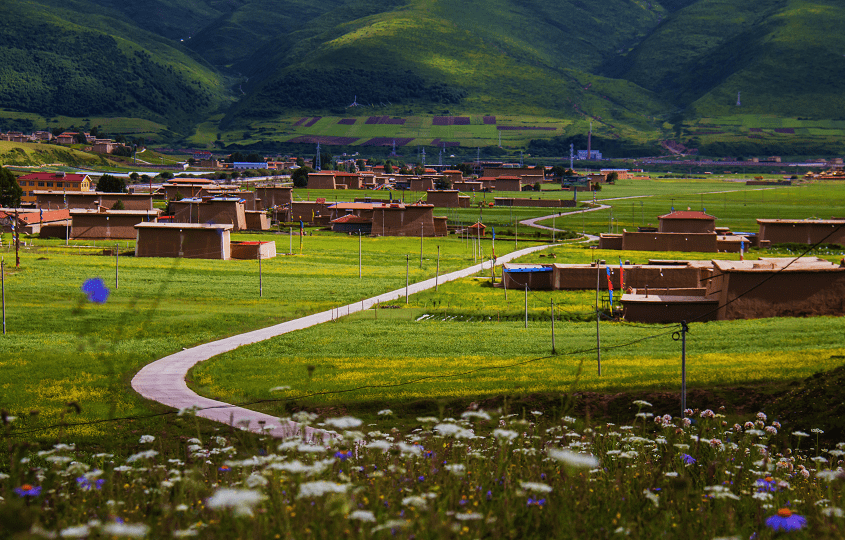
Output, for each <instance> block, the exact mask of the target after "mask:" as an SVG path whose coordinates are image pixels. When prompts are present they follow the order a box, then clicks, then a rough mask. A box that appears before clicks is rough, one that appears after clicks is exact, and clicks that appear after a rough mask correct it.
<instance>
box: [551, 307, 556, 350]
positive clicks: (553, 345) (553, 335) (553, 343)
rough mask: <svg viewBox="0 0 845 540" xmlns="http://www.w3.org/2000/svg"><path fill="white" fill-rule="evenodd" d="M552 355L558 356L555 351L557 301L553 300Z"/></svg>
mask: <svg viewBox="0 0 845 540" xmlns="http://www.w3.org/2000/svg"><path fill="white" fill-rule="evenodd" d="M552 354H557V353H556V351H555V301H554V299H552Z"/></svg>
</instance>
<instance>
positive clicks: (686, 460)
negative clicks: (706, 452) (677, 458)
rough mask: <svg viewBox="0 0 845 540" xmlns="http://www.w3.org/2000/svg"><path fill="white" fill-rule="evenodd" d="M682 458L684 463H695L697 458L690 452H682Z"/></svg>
mask: <svg viewBox="0 0 845 540" xmlns="http://www.w3.org/2000/svg"><path fill="white" fill-rule="evenodd" d="M681 459H682V460H684V463H686V464H687V465H692V464H693V463H695V458H694V457H692V456H691V455H689V454H681Z"/></svg>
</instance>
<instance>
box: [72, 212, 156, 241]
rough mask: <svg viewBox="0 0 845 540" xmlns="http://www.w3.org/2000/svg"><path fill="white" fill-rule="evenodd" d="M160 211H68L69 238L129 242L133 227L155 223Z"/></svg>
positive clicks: (132, 236) (132, 234)
mask: <svg viewBox="0 0 845 540" xmlns="http://www.w3.org/2000/svg"><path fill="white" fill-rule="evenodd" d="M159 214H161V210H158V209H155V210H108V209H106V208H99V209H97V210H84V209H74V210H70V217H71V220H72V223H71V231H70V237H71V238H87V239H91V240H131V239H133V238H135V236H136V233H135V225H137V224H138V223H144V222H156V221H157V220H158V216H159Z"/></svg>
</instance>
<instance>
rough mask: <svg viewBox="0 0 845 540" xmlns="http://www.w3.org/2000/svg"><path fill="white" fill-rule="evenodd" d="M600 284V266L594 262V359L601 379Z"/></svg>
mask: <svg viewBox="0 0 845 540" xmlns="http://www.w3.org/2000/svg"><path fill="white" fill-rule="evenodd" d="M600 283H601V265H599V261H598V260H596V358H597V360H598V367H599V377H601V333H600V332H599V319H600V318H601V311H599V284H600Z"/></svg>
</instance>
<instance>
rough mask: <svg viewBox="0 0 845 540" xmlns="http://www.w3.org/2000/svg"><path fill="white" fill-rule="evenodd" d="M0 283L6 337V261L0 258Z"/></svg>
mask: <svg viewBox="0 0 845 540" xmlns="http://www.w3.org/2000/svg"><path fill="white" fill-rule="evenodd" d="M0 283H2V289H3V335H4V336H5V335H6V260H5V259H3V258H0Z"/></svg>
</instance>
